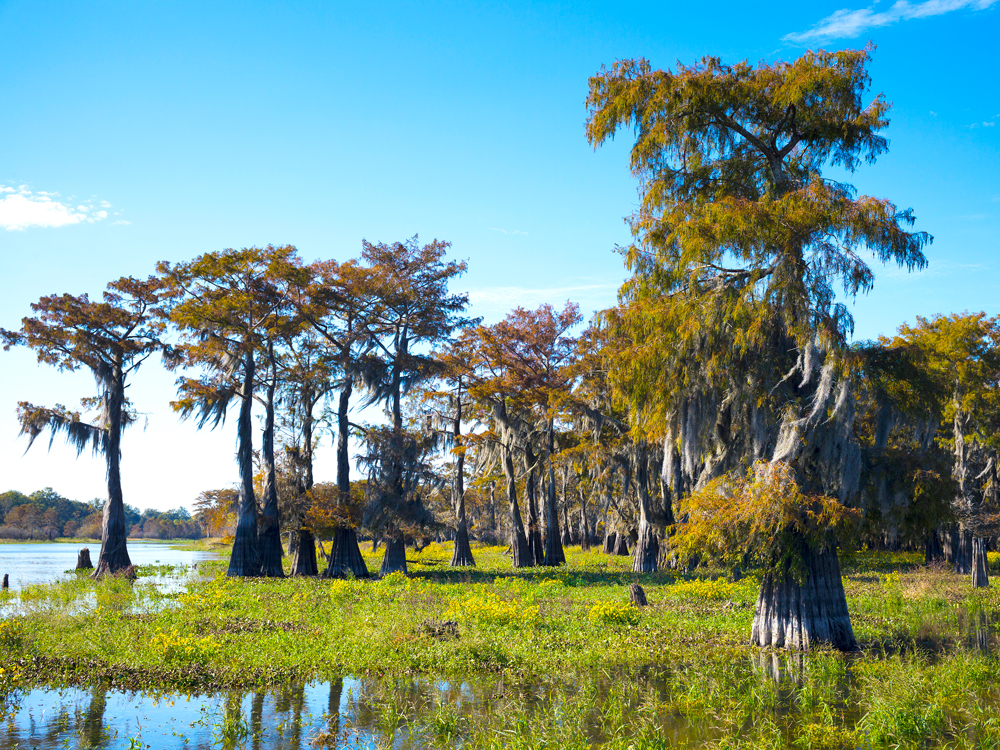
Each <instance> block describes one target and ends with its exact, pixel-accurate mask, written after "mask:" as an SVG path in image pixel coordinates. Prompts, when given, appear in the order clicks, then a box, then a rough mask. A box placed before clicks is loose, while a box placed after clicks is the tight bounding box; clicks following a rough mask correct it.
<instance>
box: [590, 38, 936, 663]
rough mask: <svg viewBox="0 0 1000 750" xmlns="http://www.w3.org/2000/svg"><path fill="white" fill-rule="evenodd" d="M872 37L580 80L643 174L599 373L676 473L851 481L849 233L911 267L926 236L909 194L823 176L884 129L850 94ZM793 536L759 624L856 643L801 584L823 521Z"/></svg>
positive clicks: (604, 129)
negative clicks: (665, 442) (784, 472)
mask: <svg viewBox="0 0 1000 750" xmlns="http://www.w3.org/2000/svg"><path fill="white" fill-rule="evenodd" d="M870 52H871V50H870V49H864V50H856V51H852V50H845V51H841V52H836V53H827V52H822V51H821V52H809V53H807V54H805V55H803V56H802V57H800V58H799V59H797V60H794V61H792V62H788V63H786V62H778V63H775V64H768V63H760V64H758V65H757V66H756V67H755V66H753V65H750V64H748V63H740V64H737V65H726V64H724V63H722V62H721V61H720V60H719V59H718V58H712V57H707V58H704V59H703V60H702V61H701V62H700V63H698V64H696V65H694V66H691V67H685V66H682V65H678V67H677V70H676V71H663V70H656V71H654V70H652V69H651V67H650V65H649V63H648V62H647V61H645V60H626V61H622V62H618V63H616V64H615V65H614V66H613V67H612V68H611V69H610V70H607V69H604V70H602V71H601V72H600V73H599V74H598V75H597V76H595V77H593V78H591V80H590V93H589V96H588V99H587V103H588V106H589V110H590V114H589V118H588V121H587V137H588V139H589V141H590V142H591V144H593V145H594V146H598V145H600V144H602V143H604V142H605V141H606V140H608V139H609V138H612V137H614V135H615V134H616V133H617V131H618V130H619V128H622V127H627V126H632V127H633V128H634V130H635V134H636V141H635V144H634V146H633V148H632V152H631V164H632V170H633V173H634V174H635V175H636V176H637V177H638V179H639V181H640V193H641V204H640V208H639V209H638V211H637V212H636V213H635V214H634V215H633V216H632V217H631V218H630V225H631V228H632V231H633V235H634V237H635V243H634V244H633V245H632V246H631V247H629V248H628V249H627V250H626V252H625V257H626V263H627V265H628V267H629V269H630V270H631V271H632V273H633V276H632V277H631V278H630V279H629V280H628V281H627V282H626V284H625V285H624V286H623V288H622V290H621V293H620V297H621V302H622V309H621V311H620V314H619V315H616V316H613V317H612V318H611V320H609V324H610V325H611V326H612V327H613V328H614V329H615V330H616V332H617V333H618V335H619V336H620V337H621V338H622V339H623V340H624V341H625V342H626V343H625V345H624V346H623V348H622V351H623V354H624V356H621V357H618V358H617V365H616V367H615V369H614V370H613V371H612V373H611V376H612V380H613V381H614V383H615V387H616V393H617V395H618V397H619V398H620V399H621V400H622V401H623V402H624V403H626V404H627V405H628V407H629V412H630V419H631V420H632V421H633V424H634V425H635V426H639V427H642V428H643V430H644V431H646V432H647V434H648V436H649V438H650V439H651V440H653V441H659V440H662V439H663V438H664V436H665V435H667V434H669V433H672V434H674V435H677V436H678V438H677V447H678V452H679V454H680V456H681V469H682V473H683V474H684V480H685V484H686V485H687V486H689V487H692V488H698V487H704V486H705V485H706V484H707V483H708V482H710V481H711V480H712V479H714V478H716V477H720V476H723V475H725V474H727V473H729V472H740V471H741V468H740V467H741V466H745V465H747V464H749V463H752V462H753V461H754V460H757V459H763V458H766V459H768V460H769V461H770V462H772V463H774V464H779V463H781V464H787V465H788V466H790V467H792V468H793V469H794V479H795V482H796V483H797V485H798V486H800V487H801V488H802V489H803V491H804V492H806V493H807V496H809V497H813V496H816V497H818V496H820V494H819V493H822V496H828V495H831V496H835V497H836V498H837V499H838V500H839V501H841V502H845V503H846V502H849V501H850V500H851V499H852V498H853V497H854V495H855V494H856V492H857V488H858V482H859V477H860V468H861V460H860V453H861V451H860V447H859V446H858V444H857V441H856V439H855V438H854V435H853V433H852V429H851V428H852V423H853V419H854V413H855V412H854V408H853V402H854V398H855V390H856V379H855V376H854V374H853V371H852V368H851V361H850V358H849V357H847V356H845V353H846V352H847V350H848V348H847V345H846V339H847V335H848V333H849V331H850V330H851V329H852V326H853V321H852V318H851V316H850V313H849V312H848V310H847V308H846V306H845V305H844V304H843V303H841V302H838V301H837V300H836V294H835V292H834V286H835V285H836V284H838V283H839V284H840V286H841V292H840V293H841V294H842V295H843V296H844V297H847V298H850V297H854V296H855V295H857V294H858V292H867V291H868V290H869V289H871V287H872V284H873V280H874V274H873V272H872V270H871V268H870V267H869V266H868V265H867V264H866V263H865V261H864V260H863V259H862V257H861V255H860V254H859V252H860V251H861V250H863V249H864V250H867V251H868V252H870V253H871V254H873V255H874V256H875V258H876V259H878V260H879V261H881V262H883V263H887V262H895V263H898V264H900V265H902V266H905V267H906V268H908V269H913V268H922V267H923V266H924V265H925V264H926V259H925V258H924V255H923V252H922V248H923V247H924V245H925V244H926V243H927V242H928V241H929V239H930V238H929V237H928V235H926V234H925V233H921V232H916V233H914V232H910V231H907V229H906V228H905V227H906V226H907V225H911V224H912V223H913V221H914V216H913V213H912V211H911V210H909V209H907V210H899V209H897V207H896V206H895V205H893V204H892V203H891V202H890V201H888V200H885V199H876V198H871V197H867V196H862V197H856V191H855V190H854V188H853V187H852V186H850V185H847V184H844V183H840V182H835V181H833V180H829V179H825V178H824V177H823V175H822V170H823V168H824V167H825V166H826V165H827V164H833V165H839V166H841V167H843V168H845V169H847V170H848V171H853V170H854V169H855V168H856V167H857V166H858V165H859V164H860V163H861V162H869V163H870V162H873V161H874V160H875V159H876V157H877V156H878V155H879V154H881V153H883V152H884V151H885V150H886V149H887V147H888V142H887V141H886V139H885V138H884V137H882V136H881V135H879V131H880V130H882V129H883V128H885V127H886V125H887V124H888V120H887V117H886V116H887V113H888V110H889V104H888V102H886V101H885V100H884V99H883V98H882V96H881V95H880V96H876V97H875V98H874V99H873V100H871V101H870V102H867V103H865V102H864V101H863V99H862V97H863V96H864V94H865V92H866V91H867V89H868V85H869V77H868V73H867V66H868V63H869V60H870ZM667 452H669V449H668V451H667ZM783 538H784V537H783ZM793 538H794V539H796V540H797V541H796V542H795V543H793V544H790V545H789V546H787V548H783V549H782V550H781V551H780V554H778V553H777V552H775V554H774V556H773V557H772V558H770V559H769V561H768V572H767V573H766V575H765V578H764V581H763V585H762V588H761V593H760V598H759V601H758V607H757V615H756V618H755V623H754V628H753V639H754V642H755V643H757V644H759V645H761V646H776V647H781V646H788V647H794V648H806V647H809V646H810V645H812V644H813V643H814V642H816V641H817V640H827V641H829V642H831V643H832V644H833V645H834V646H836V647H839V648H845V649H850V648H853V647H854V644H855V641H854V635H853V632H852V631H851V628H850V619H849V615H848V612H847V603H846V599H845V598H844V596H843V591H842V589H839V588H838V587H832V588H829V587H827V588H823V589H822V591H821V590H820V589H819V588H817V587H816V586H814V585H812V583H811V582H815V581H819V580H827V579H828V578H830V577H832V576H837V577H838V580H839V563H838V561H837V555H836V544H835V540H833V539H832V538H830V539H825V538H823V537H822V536H815V535H814V536H811V537H809V538H808V539H807V538H805V537H803V538H801V539H800V538H799V537H795V536H794V535H793ZM793 559H794V560H796V561H797V563H796V564H801V565H802V566H804V567H805V569H806V571H807V573H806V575H805V576H804V578H802V579H799V578H796V576H795V575H794V571H793V567H794V566H792V565H791V563H792V560H793Z"/></svg>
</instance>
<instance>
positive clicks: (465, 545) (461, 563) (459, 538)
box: [451, 377, 476, 568]
mask: <svg viewBox="0 0 1000 750" xmlns="http://www.w3.org/2000/svg"><path fill="white" fill-rule="evenodd" d="M452 430H453V432H454V435H455V448H456V449H457V455H458V459H457V460H456V464H457V465H456V466H455V483H454V485H453V487H452V506H453V507H454V508H455V518H456V520H457V521H458V523H457V525H456V528H455V548H454V550H453V551H452V554H451V567H453V568H459V567H465V566H474V565H475V564H476V560H475V558H473V557H472V547H471V546H470V545H469V524H468V521H467V520H466V518H465V449H464V446H463V445H462V379H461V377H460V378H459V379H458V396H457V398H456V406H455V418H454V420H453V422H452Z"/></svg>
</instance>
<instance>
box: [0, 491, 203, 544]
mask: <svg viewBox="0 0 1000 750" xmlns="http://www.w3.org/2000/svg"><path fill="white" fill-rule="evenodd" d="M104 503H105V501H104V500H103V499H100V498H97V499H94V500H91V501H90V502H88V503H84V502H80V501H79V500H69V499H68V498H65V497H63V496H62V495H60V494H59V493H58V492H56V491H55V490H53V489H52V488H51V487H46V488H45V489H44V490H38V491H37V492H32V493H31V494H30V495H25V494H24V493H22V492H18V491H17V490H8V491H7V492H4V493H3V494H0V519H2V522H0V538H2V539H55V538H56V537H57V536H66V537H83V538H86V539H100V538H101V516H102V512H103V510H104ZM125 519H126V521H127V523H128V527H129V534H128V535H129V537H130V538H133V539H200V538H201V537H203V536H204V535H205V534H204V532H203V531H202V527H201V524H199V523H198V522H197V521H195V520H194V519H192V518H191V514H190V513H188V511H187V510H186V509H184V508H177V509H176V510H168V511H157V510H151V509H147V510H144V511H142V512H140V511H139V509H138V508H134V507H132V506H131V505H126V506H125Z"/></svg>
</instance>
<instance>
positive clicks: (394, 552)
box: [379, 536, 407, 576]
mask: <svg viewBox="0 0 1000 750" xmlns="http://www.w3.org/2000/svg"><path fill="white" fill-rule="evenodd" d="M397 571H399V572H400V573H404V574H405V573H406V572H407V571H406V545H405V544H404V543H403V538H402V537H396V536H389V537H387V538H386V540H385V554H384V555H383V556H382V569H381V570H380V571H379V575H381V576H387V575H389V574H390V573H395V572H397Z"/></svg>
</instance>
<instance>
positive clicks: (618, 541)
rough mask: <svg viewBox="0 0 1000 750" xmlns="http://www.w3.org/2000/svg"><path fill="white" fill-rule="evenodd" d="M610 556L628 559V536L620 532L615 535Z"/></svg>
mask: <svg viewBox="0 0 1000 750" xmlns="http://www.w3.org/2000/svg"><path fill="white" fill-rule="evenodd" d="M611 554H613V555H618V556H619V557H628V534H623V533H621V532H620V531H618V532H616V533H615V546H614V549H613V550H612V551H611Z"/></svg>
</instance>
